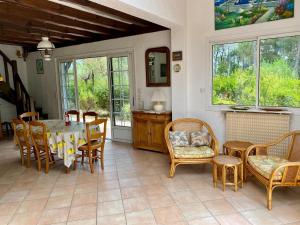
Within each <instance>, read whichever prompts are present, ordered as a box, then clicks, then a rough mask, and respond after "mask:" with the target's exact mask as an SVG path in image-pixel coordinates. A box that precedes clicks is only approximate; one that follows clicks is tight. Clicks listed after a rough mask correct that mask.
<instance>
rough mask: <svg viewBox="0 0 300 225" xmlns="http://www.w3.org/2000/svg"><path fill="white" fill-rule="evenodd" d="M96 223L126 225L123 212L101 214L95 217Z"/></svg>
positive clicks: (101, 224) (100, 224)
mask: <svg viewBox="0 0 300 225" xmlns="http://www.w3.org/2000/svg"><path fill="white" fill-rule="evenodd" d="M97 224H98V225H126V218H125V215H124V214H118V215H111V216H101V217H98V219H97Z"/></svg>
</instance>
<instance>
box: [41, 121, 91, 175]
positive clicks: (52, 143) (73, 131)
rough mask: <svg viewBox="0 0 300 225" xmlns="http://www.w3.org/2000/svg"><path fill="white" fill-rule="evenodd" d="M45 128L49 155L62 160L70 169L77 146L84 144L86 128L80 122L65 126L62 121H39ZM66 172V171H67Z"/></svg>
mask: <svg viewBox="0 0 300 225" xmlns="http://www.w3.org/2000/svg"><path fill="white" fill-rule="evenodd" d="M40 122H43V123H44V124H45V125H46V126H47V138H48V146H49V150H50V152H51V153H53V154H56V155H57V157H58V158H59V159H63V160H64V165H65V166H66V167H67V168H70V167H71V165H72V164H73V162H74V160H75V154H76V151H77V149H78V147H79V146H81V145H84V144H86V128H85V124H84V123H82V122H73V121H72V122H71V123H70V125H68V126H66V125H65V121H64V120H57V119H56V120H41V121H40ZM67 171H68V170H67Z"/></svg>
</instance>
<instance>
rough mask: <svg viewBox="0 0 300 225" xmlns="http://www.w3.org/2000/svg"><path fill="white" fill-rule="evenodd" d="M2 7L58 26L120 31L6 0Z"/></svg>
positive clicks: (9, 11) (87, 29)
mask: <svg viewBox="0 0 300 225" xmlns="http://www.w3.org/2000/svg"><path fill="white" fill-rule="evenodd" d="M0 7H1V8H4V9H5V11H7V13H8V14H10V15H13V16H16V15H18V16H20V17H23V18H30V19H31V20H35V21H44V22H47V23H49V24H55V25H57V26H62V27H69V28H73V29H77V30H83V31H89V32H93V33H100V34H103V35H105V34H106V35H108V34H112V33H118V32H120V31H117V30H114V29H110V28H106V27H103V26H101V24H98V25H94V24H90V23H85V22H82V21H80V20H77V19H70V18H66V17H63V16H59V15H54V14H51V13H47V12H43V11H39V10H37V9H33V8H30V7H27V6H23V5H20V4H17V3H11V2H6V0H4V1H3V2H0Z"/></svg>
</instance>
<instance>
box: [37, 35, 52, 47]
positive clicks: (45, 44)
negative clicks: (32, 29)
mask: <svg viewBox="0 0 300 225" xmlns="http://www.w3.org/2000/svg"><path fill="white" fill-rule="evenodd" d="M54 48H55V46H54V44H53V43H52V42H51V41H49V38H48V37H42V41H40V42H39V43H38V46H37V49H38V50H45V49H48V50H49V49H54Z"/></svg>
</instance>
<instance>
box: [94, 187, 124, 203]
mask: <svg viewBox="0 0 300 225" xmlns="http://www.w3.org/2000/svg"><path fill="white" fill-rule="evenodd" d="M120 199H121V191H120V189H113V190H109V191H99V192H98V202H110V201H116V200H120Z"/></svg>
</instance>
